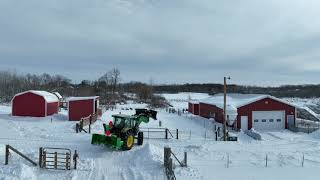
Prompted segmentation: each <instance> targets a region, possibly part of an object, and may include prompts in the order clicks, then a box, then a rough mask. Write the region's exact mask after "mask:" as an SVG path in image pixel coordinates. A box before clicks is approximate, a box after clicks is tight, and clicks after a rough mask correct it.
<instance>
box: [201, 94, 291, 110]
mask: <svg viewBox="0 0 320 180" xmlns="http://www.w3.org/2000/svg"><path fill="white" fill-rule="evenodd" d="M265 98H270V99H274V100H276V101H279V102H282V103H284V104H288V105H290V106H293V107H295V105H293V104H290V103H289V102H286V101H283V100H281V99H278V98H276V97H273V96H270V95H265V94H228V95H227V109H230V110H237V109H238V108H239V107H242V106H246V105H248V104H251V103H253V102H256V101H259V100H262V99H265ZM201 102H202V103H206V104H211V105H215V106H217V107H219V108H221V109H223V105H224V100H223V94H217V95H215V96H212V97H210V98H207V99H205V100H202V101H201Z"/></svg>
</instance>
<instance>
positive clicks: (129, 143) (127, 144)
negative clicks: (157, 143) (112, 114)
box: [123, 132, 134, 150]
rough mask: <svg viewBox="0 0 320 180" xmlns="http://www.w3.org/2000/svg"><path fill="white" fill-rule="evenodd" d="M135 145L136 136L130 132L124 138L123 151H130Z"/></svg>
mask: <svg viewBox="0 0 320 180" xmlns="http://www.w3.org/2000/svg"><path fill="white" fill-rule="evenodd" d="M133 144H134V134H133V133H131V132H128V133H127V134H126V136H125V137H124V141H123V149H124V150H130V149H132V147H133Z"/></svg>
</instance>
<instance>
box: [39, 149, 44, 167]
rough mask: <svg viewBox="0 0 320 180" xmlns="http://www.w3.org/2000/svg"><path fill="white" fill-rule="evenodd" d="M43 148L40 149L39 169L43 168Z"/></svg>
mask: <svg viewBox="0 0 320 180" xmlns="http://www.w3.org/2000/svg"><path fill="white" fill-rule="evenodd" d="M42 152H43V149H42V147H40V148H39V167H40V168H42Z"/></svg>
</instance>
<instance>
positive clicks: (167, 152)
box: [164, 147, 171, 167]
mask: <svg viewBox="0 0 320 180" xmlns="http://www.w3.org/2000/svg"><path fill="white" fill-rule="evenodd" d="M170 157H171V148H169V147H164V165H165V166H166V167H167V166H168V163H169V158H170Z"/></svg>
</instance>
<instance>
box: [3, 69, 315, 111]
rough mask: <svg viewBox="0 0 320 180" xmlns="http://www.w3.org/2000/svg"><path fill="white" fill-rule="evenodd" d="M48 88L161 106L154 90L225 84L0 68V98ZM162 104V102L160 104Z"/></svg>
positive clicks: (311, 93) (238, 89) (310, 90)
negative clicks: (87, 77)
mask: <svg viewBox="0 0 320 180" xmlns="http://www.w3.org/2000/svg"><path fill="white" fill-rule="evenodd" d="M31 89H32V90H45V91H49V92H55V91H57V92H59V93H60V94H62V95H63V96H65V97H68V96H96V95H97V96H100V97H102V98H101V100H102V102H101V103H103V104H114V103H116V102H119V101H126V100H128V99H137V100H139V101H141V102H146V103H150V104H154V105H155V106H158V105H159V104H162V103H165V100H164V99H163V98H161V97H160V96H156V95H155V94H161V93H178V92H198V93H208V94H211V95H214V94H217V93H222V92H223V85H222V84H170V85H154V84H153V83H143V82H137V81H132V82H127V83H123V82H121V73H120V70H119V69H117V68H112V69H111V70H109V71H107V72H106V73H104V74H103V75H102V76H101V77H99V78H97V80H83V81H81V82H80V83H72V80H71V79H69V78H68V77H65V76H62V75H50V74H47V73H43V74H41V75H36V74H30V73H28V74H19V73H17V72H16V71H0V101H1V102H10V101H11V99H12V97H13V96H14V95H15V94H17V93H20V92H23V91H26V90H31ZM228 92H229V93H244V94H270V95H273V96H276V97H301V98H311V97H320V85H284V86H279V87H258V86H242V85H235V84H231V85H228ZM159 106H160V105H159Z"/></svg>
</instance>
